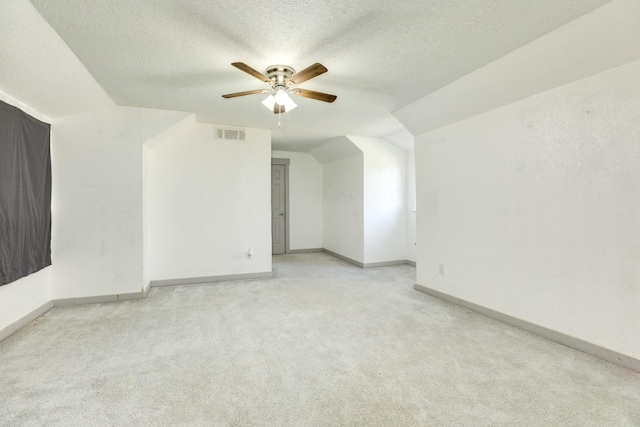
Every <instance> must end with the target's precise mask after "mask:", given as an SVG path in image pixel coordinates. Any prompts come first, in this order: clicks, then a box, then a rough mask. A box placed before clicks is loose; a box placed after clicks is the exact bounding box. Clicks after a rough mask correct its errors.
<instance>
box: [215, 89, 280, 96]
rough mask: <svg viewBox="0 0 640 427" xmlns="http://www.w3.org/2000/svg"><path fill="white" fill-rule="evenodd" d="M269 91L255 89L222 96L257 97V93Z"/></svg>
mask: <svg viewBox="0 0 640 427" xmlns="http://www.w3.org/2000/svg"><path fill="white" fill-rule="evenodd" d="M267 92H269V90H268V89H255V90H247V91H245V92H236V93H228V94H226V95H222V97H223V98H237V97H238V96H245V95H255V94H256V93H267Z"/></svg>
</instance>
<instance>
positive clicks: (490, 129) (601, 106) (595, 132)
mask: <svg viewBox="0 0 640 427" xmlns="http://www.w3.org/2000/svg"><path fill="white" fill-rule="evenodd" d="M639 117H640V61H638V62H634V63H631V64H628V65H625V66H622V67H619V68H616V69H613V70H610V71H607V72H604V73H601V74H599V75H595V76H592V77H590V78H587V79H584V80H579V81H576V82H574V83H571V84H569V85H566V86H563V87H560V88H557V89H554V90H551V91H548V92H545V93H542V94H539V95H536V96H534V97H530V98H527V99H525V100H522V101H519V102H516V103H514V104H510V105H508V106H505V107H502V108H499V109H497V110H493V111H490V112H487V113H484V114H481V115H478V116H476V117H472V118H469V119H467V120H463V121H460V122H458V123H455V124H452V125H449V126H446V127H443V128H440V129H437V130H434V131H431V132H428V133H426V134H423V135H420V136H418V137H417V138H416V163H417V165H418V168H417V169H418V170H417V176H418V189H419V192H418V193H419V196H418V241H419V246H418V257H417V262H418V269H417V281H418V283H419V284H421V285H424V286H427V287H429V288H432V289H436V290H438V291H441V292H444V293H447V294H450V295H453V296H456V297H459V298H462V299H464V300H468V301H471V302H474V303H476V304H479V305H482V306H485V307H489V308H491V309H494V310H497V311H500V312H503V313H506V314H508V315H511V316H514V317H517V318H520V319H524V320H526V321H529V322H532V323H534V324H538V325H541V326H544V327H547V328H549V329H552V330H556V331H560V332H562V333H564V334H568V335H570V336H573V337H577V338H579V339H582V340H585V341H587V342H591V343H594V344H596V345H599V346H602V347H605V348H608V349H611V350H614V351H617V352H620V353H623V354H626V355H628V356H631V357H635V358H640V340H639V339H638V328H637V325H640V310H639V309H638V307H640V287H639V278H640V259H639V254H640V221H638V218H640V193H639V189H640V167H639V165H640V120H638V118H639ZM438 264H444V266H445V274H444V275H439V274H438Z"/></svg>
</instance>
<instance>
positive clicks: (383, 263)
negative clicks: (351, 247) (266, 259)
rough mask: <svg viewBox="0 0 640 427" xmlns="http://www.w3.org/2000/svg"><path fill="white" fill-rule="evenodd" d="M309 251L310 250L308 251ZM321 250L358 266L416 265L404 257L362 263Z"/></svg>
mask: <svg viewBox="0 0 640 427" xmlns="http://www.w3.org/2000/svg"><path fill="white" fill-rule="evenodd" d="M310 252H311V251H310ZM322 252H326V253H328V254H329V255H331V256H334V257H336V258H340V259H341V260H343V261H347V262H348V263H350V264H353V265H355V266H358V267H360V268H372V267H388V266H390V265H401V264H409V265H413V266H414V267H415V266H416V263H415V262H413V261H408V260H406V259H399V260H395V261H382V262H370V263H366V264H365V263H362V262H360V261H356V260H355V259H351V258H349V257H346V256H344V255H340V254H339V253H336V252H333V251H330V250H329V249H322ZM411 263H413V264H411Z"/></svg>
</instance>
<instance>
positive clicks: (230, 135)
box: [216, 128, 246, 141]
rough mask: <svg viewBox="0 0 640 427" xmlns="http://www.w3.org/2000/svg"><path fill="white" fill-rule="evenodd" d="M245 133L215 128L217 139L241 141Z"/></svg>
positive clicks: (241, 130) (239, 130) (238, 130)
mask: <svg viewBox="0 0 640 427" xmlns="http://www.w3.org/2000/svg"><path fill="white" fill-rule="evenodd" d="M245 135H246V132H245V131H244V130H243V129H229V128H216V138H217V139H233V140H236V141H243V140H244V138H245Z"/></svg>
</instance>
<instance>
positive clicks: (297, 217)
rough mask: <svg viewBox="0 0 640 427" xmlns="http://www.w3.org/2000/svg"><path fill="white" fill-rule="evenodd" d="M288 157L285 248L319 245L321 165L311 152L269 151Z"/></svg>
mask: <svg viewBox="0 0 640 427" xmlns="http://www.w3.org/2000/svg"><path fill="white" fill-rule="evenodd" d="M271 157H273V158H279V159H289V160H290V164H289V212H288V214H289V249H290V250H296V249H318V248H322V247H323V246H322V245H323V242H322V234H323V226H322V165H321V164H320V162H318V161H317V160H316V159H315V158H314V157H313V156H312V155H311V154H308V153H296V152H291V151H272V152H271Z"/></svg>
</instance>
